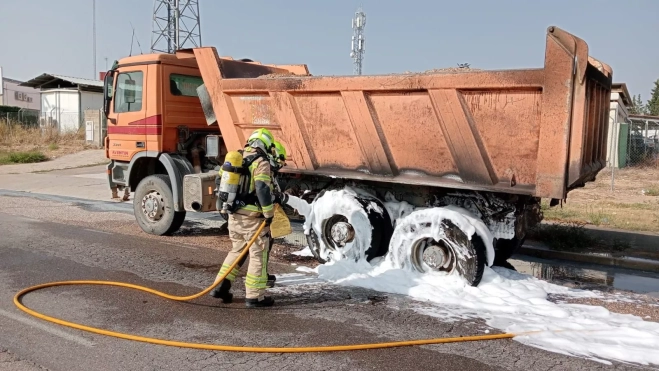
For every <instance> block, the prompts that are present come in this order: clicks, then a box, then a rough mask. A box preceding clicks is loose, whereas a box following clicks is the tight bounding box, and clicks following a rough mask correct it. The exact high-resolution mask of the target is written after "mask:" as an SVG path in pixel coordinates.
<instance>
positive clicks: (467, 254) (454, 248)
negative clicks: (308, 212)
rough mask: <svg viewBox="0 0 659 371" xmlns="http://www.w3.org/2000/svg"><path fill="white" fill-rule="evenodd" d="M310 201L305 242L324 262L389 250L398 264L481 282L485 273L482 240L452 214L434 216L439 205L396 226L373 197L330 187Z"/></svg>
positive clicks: (372, 256) (368, 256)
mask: <svg viewBox="0 0 659 371" xmlns="http://www.w3.org/2000/svg"><path fill="white" fill-rule="evenodd" d="M312 205H313V206H312V207H313V210H314V211H313V212H312V217H311V218H310V220H309V222H310V223H311V228H310V231H309V234H308V235H307V241H308V243H309V248H310V249H311V252H312V254H313V255H314V256H315V257H316V259H317V260H318V261H319V262H321V263H327V262H329V261H332V260H338V259H344V258H349V259H355V260H359V259H366V260H367V261H371V260H373V259H375V258H377V257H382V256H385V255H386V254H387V253H389V254H391V256H388V257H387V258H389V259H392V260H393V261H394V263H395V266H399V267H401V268H409V269H411V270H414V271H417V272H421V273H430V272H440V273H446V274H457V275H459V276H460V277H462V278H463V279H464V280H465V281H466V282H467V283H468V284H469V285H471V286H478V284H479V283H480V281H481V279H482V277H483V272H484V269H485V265H486V247H485V244H484V243H483V240H482V239H481V238H480V237H479V236H478V235H477V234H474V235H473V236H471V238H470V237H469V236H468V235H467V234H466V233H465V232H464V231H462V230H461V229H460V228H459V227H458V226H457V225H456V224H455V223H454V222H453V221H452V220H451V219H448V218H444V219H442V218H438V217H436V215H437V210H436V209H426V210H420V211H416V212H413V213H412V214H410V215H408V216H407V217H404V218H402V219H400V220H398V221H397V225H396V228H395V229H394V228H393V227H392V222H391V219H390V216H389V214H388V213H387V210H386V208H385V207H384V205H383V203H382V202H381V201H380V200H378V199H377V198H375V197H370V196H364V195H358V196H356V195H351V194H348V193H346V192H344V191H327V192H321V193H319V194H318V197H316V199H315V200H314V202H313V204H312ZM319 209H320V210H319ZM328 209H331V210H332V211H331V212H329V211H328ZM457 217H460V215H459V214H457ZM365 244H367V245H365ZM390 248H391V251H390Z"/></svg>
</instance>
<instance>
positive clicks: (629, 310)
mask: <svg viewBox="0 0 659 371" xmlns="http://www.w3.org/2000/svg"><path fill="white" fill-rule="evenodd" d="M552 301H554V302H561V303H568V304H582V305H593V306H601V307H604V308H606V309H608V310H609V311H611V312H614V313H620V314H631V315H634V316H638V317H641V318H643V319H644V320H646V321H653V322H659V298H652V297H648V296H641V295H636V296H635V300H634V301H633V302H628V301H610V300H602V299H592V298H587V299H579V298H566V297H557V298H554V299H553V300H552Z"/></svg>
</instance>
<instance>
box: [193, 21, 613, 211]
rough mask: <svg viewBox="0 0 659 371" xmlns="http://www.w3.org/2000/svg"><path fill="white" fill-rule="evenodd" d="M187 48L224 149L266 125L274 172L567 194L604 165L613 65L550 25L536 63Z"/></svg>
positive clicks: (561, 196) (531, 193) (560, 196)
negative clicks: (435, 64) (278, 162)
mask: <svg viewBox="0 0 659 371" xmlns="http://www.w3.org/2000/svg"><path fill="white" fill-rule="evenodd" d="M190 52H192V53H194V55H195V57H196V60H197V63H198V65H199V69H200V72H201V75H202V77H203V80H204V87H203V89H204V90H205V91H204V93H207V94H205V97H206V103H205V107H204V110H205V111H210V110H211V108H212V112H213V115H207V118H208V120H209V124H212V123H214V122H217V124H218V126H219V128H220V130H221V133H222V137H223V140H224V142H225V144H226V146H227V148H229V149H237V148H241V147H242V145H243V143H244V142H245V139H246V137H247V136H248V135H249V133H250V132H251V131H253V130H254V129H255V128H258V127H267V128H268V129H269V130H270V131H271V132H273V134H274V135H275V137H276V138H277V139H278V140H280V141H281V142H282V143H283V144H284V145H285V146H286V148H287V149H289V151H288V152H289V154H290V158H289V159H288V160H287V163H288V166H287V167H286V168H284V169H283V170H282V172H288V173H297V174H306V175H322V176H330V177H341V178H346V179H355V180H366V181H375V182H388V183H397V184H405V185H420V186H436V187H445V188H457V189H467V190H484V191H492V192H501V193H506V194H523V195H529V196H534V197H541V198H552V199H565V198H566V196H567V192H568V191H569V190H570V189H572V188H574V187H578V186H580V185H582V184H583V183H584V182H587V181H589V180H592V179H594V177H595V176H596V175H597V173H598V172H599V171H600V170H601V169H602V168H603V167H604V166H605V163H604V162H605V158H606V148H605V147H606V145H605V144H606V135H607V131H608V115H609V94H610V91H611V81H612V72H611V68H610V67H609V66H607V65H606V64H604V63H602V62H600V61H598V60H596V59H594V58H592V57H590V56H589V51H588V46H587V44H586V43H585V42H584V41H583V40H581V39H579V38H578V37H576V36H574V35H572V34H570V33H568V32H566V31H564V30H561V29H560V28H558V27H549V28H548V29H547V33H546V48H545V61H544V68H536V69H517V70H503V71H481V70H471V69H463V70H459V71H450V72H446V71H434V70H433V71H428V72H425V73H409V74H408V73H406V74H399V75H376V76H318V77H316V76H311V75H309V74H308V73H306V74H305V73H300V70H298V69H296V70H295V71H293V69H288V68H287V67H286V66H269V65H261V64H254V63H248V62H241V61H236V60H232V59H228V58H220V57H219V56H218V54H217V51H216V50H215V48H211V47H203V48H196V49H193V50H192V51H190ZM302 71H307V70H306V68H305V69H303V70H302Z"/></svg>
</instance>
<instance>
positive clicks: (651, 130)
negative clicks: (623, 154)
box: [627, 118, 659, 166]
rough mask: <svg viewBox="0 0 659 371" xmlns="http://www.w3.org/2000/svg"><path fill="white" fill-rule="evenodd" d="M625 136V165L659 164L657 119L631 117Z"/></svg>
mask: <svg viewBox="0 0 659 371" xmlns="http://www.w3.org/2000/svg"><path fill="white" fill-rule="evenodd" d="M630 121H631V123H630V124H629V136H628V138H627V165H628V166H648V165H655V166H657V165H659V119H658V120H652V119H636V118H632V119H631V120H630Z"/></svg>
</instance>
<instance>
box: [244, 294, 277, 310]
mask: <svg viewBox="0 0 659 371" xmlns="http://www.w3.org/2000/svg"><path fill="white" fill-rule="evenodd" d="M274 304H275V299H273V298H271V297H269V296H266V297H264V298H263V300H259V299H245V306H247V308H263V307H271V306H273V305H274Z"/></svg>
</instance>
